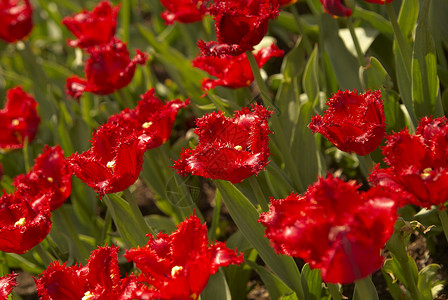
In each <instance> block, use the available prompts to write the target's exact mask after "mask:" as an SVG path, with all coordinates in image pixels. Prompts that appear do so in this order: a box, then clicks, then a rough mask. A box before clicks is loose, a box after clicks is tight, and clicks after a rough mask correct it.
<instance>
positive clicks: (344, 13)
mask: <svg viewBox="0 0 448 300" xmlns="http://www.w3.org/2000/svg"><path fill="white" fill-rule="evenodd" d="M320 2H321V3H322V6H323V7H324V9H325V12H327V13H328V14H330V15H332V16H336V17H350V16H351V15H352V10H351V9H350V8H348V7H345V6H344V5H342V0H320Z"/></svg>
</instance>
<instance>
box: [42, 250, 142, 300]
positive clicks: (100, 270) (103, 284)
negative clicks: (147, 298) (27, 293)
mask: <svg viewBox="0 0 448 300" xmlns="http://www.w3.org/2000/svg"><path fill="white" fill-rule="evenodd" d="M117 253H118V247H115V246H112V247H100V248H98V249H97V250H95V251H93V252H92V254H91V255H90V258H89V259H88V262H87V265H86V266H85V267H83V266H82V265H81V264H76V265H73V266H70V267H66V265H65V263H64V264H62V265H61V264H60V263H59V261H55V262H54V263H53V264H51V265H50V266H49V267H48V268H47V270H45V271H44V272H43V273H42V274H41V275H40V277H39V278H38V279H35V281H36V286H37V292H38V294H39V296H40V299H42V300H53V299H65V300H79V299H104V300H106V299H131V298H128V297H125V295H126V294H127V293H128V289H129V288H131V289H133V288H134V287H133V286H132V284H133V283H134V282H135V278H133V277H128V278H123V279H120V268H119V266H118V258H117Z"/></svg>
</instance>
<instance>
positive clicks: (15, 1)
mask: <svg viewBox="0 0 448 300" xmlns="http://www.w3.org/2000/svg"><path fill="white" fill-rule="evenodd" d="M32 14H33V7H32V6H31V4H30V1H29V0H2V1H0V39H2V40H4V41H5V42H7V43H15V42H17V41H20V40H23V39H24V38H25V37H27V36H28V35H29V34H30V32H31V30H32V29H33V20H32Z"/></svg>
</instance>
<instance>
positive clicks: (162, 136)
mask: <svg viewBox="0 0 448 300" xmlns="http://www.w3.org/2000/svg"><path fill="white" fill-rule="evenodd" d="M189 103H190V101H189V100H187V101H181V100H180V99H175V100H171V101H168V102H166V103H163V102H162V101H161V100H159V99H158V98H157V97H156V96H155V90H154V89H150V90H149V91H147V92H146V93H145V94H144V95H142V96H141V100H140V101H139V103H138V105H137V107H136V108H135V109H129V108H126V109H124V110H123V111H121V112H120V113H118V114H116V115H113V116H111V117H110V118H109V119H108V121H107V122H108V123H115V124H118V125H119V126H120V127H122V128H124V129H126V130H127V131H129V134H136V135H137V136H138V137H139V139H140V144H141V146H142V147H143V150H144V151H146V150H149V149H152V148H156V147H159V146H160V145H162V144H163V143H165V142H166V141H167V140H168V139H169V137H170V135H171V129H172V127H173V124H174V121H175V119H176V115H177V112H178V111H179V109H181V108H184V107H185V106H187V105H188V104H189Z"/></svg>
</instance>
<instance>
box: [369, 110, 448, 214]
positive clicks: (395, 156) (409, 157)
mask: <svg viewBox="0 0 448 300" xmlns="http://www.w3.org/2000/svg"><path fill="white" fill-rule="evenodd" d="M415 133H416V134H415V135H411V134H409V132H408V131H407V130H402V131H401V132H399V133H394V134H392V135H390V136H388V137H387V141H386V146H385V147H384V148H383V154H384V161H385V162H386V164H387V165H388V166H389V168H387V169H379V168H378V167H377V168H376V169H375V170H374V171H373V172H372V174H371V175H370V177H369V180H370V181H371V182H372V183H373V184H375V185H381V186H383V187H386V188H390V189H394V190H396V191H400V190H403V191H405V192H407V193H408V194H409V196H408V197H407V199H406V200H407V201H406V202H403V203H401V204H402V205H405V204H410V203H412V204H415V205H419V206H422V207H428V208H429V207H431V205H443V204H444V203H445V201H447V200H448V163H447V161H446V157H447V155H448V124H447V119H446V118H445V117H442V118H436V119H433V118H432V117H424V118H422V119H421V120H420V123H419V125H418V127H417V129H416V132H415Z"/></svg>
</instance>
